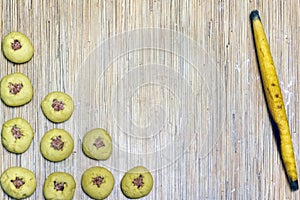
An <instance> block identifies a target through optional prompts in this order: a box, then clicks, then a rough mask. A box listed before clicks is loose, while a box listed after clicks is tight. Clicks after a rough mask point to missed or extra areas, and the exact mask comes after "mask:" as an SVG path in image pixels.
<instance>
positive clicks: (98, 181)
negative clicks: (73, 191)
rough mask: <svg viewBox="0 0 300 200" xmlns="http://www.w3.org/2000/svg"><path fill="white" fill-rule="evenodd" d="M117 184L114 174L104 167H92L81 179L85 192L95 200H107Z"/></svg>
mask: <svg viewBox="0 0 300 200" xmlns="http://www.w3.org/2000/svg"><path fill="white" fill-rule="evenodd" d="M114 184H115V179H114V176H113V174H112V173H111V172H110V171H109V170H107V169H106V168H104V167H99V166H98V167H91V168H89V169H87V170H86V171H85V172H84V173H83V174H82V178H81V186H82V189H83V191H84V192H85V193H86V194H87V195H88V196H89V197H91V198H93V199H97V200H100V199H105V198H107V197H108V196H109V195H110V193H111V192H112V190H113V188H114Z"/></svg>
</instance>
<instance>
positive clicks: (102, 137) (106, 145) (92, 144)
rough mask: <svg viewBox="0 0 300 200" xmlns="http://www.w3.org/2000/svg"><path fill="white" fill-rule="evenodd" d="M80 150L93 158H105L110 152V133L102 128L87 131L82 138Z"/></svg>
mask: <svg viewBox="0 0 300 200" xmlns="http://www.w3.org/2000/svg"><path fill="white" fill-rule="evenodd" d="M82 150H83V152H84V154H85V155H87V156H88V157H90V158H92V159H95V160H106V159H108V158H109V157H110V155H111V153H112V141H111V137H110V135H109V134H108V133H107V131H106V130H104V129H102V128H95V129H92V130H90V131H88V132H87V133H86V134H85V136H84V137H83V140H82Z"/></svg>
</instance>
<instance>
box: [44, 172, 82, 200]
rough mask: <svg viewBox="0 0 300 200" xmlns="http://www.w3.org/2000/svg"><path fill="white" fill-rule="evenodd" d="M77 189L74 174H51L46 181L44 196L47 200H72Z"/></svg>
mask: <svg viewBox="0 0 300 200" xmlns="http://www.w3.org/2000/svg"><path fill="white" fill-rule="evenodd" d="M75 189H76V182H75V180H74V178H73V176H72V175H71V174H69V173H65V172H54V173H52V174H50V175H49V176H48V177H47V178H46V180H45V183H44V189H43V193H44V197H45V199H46V200H54V199H55V200H72V199H73V196H74V193H75Z"/></svg>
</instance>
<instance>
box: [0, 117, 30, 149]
mask: <svg viewBox="0 0 300 200" xmlns="http://www.w3.org/2000/svg"><path fill="white" fill-rule="evenodd" d="M1 136H2V144H3V146H4V147H5V149H6V150H7V151H9V152H11V153H17V154H19V153H24V152H25V151H26V150H27V149H28V148H29V146H30V144H31V142H32V139H33V129H32V127H31V126H30V124H29V123H28V122H27V121H26V120H25V119H22V118H14V119H10V120H8V121H6V122H5V123H4V124H3V126H2V132H1Z"/></svg>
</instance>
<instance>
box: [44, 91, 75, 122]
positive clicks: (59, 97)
mask: <svg viewBox="0 0 300 200" xmlns="http://www.w3.org/2000/svg"><path fill="white" fill-rule="evenodd" d="M41 107H42V110H43V113H44V115H45V116H46V117H47V118H48V119H49V120H50V121H52V122H56V123H61V122H64V121H66V120H68V119H69V118H70V117H71V116H72V114H73V111H74V102H73V100H72V98H71V97H70V96H69V95H67V94H66V93H64V92H50V93H49V94H48V95H47V96H46V97H45V98H44V99H43V101H42V103H41Z"/></svg>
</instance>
